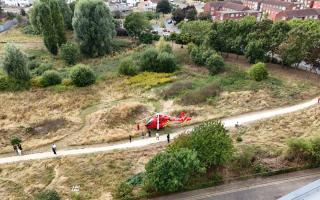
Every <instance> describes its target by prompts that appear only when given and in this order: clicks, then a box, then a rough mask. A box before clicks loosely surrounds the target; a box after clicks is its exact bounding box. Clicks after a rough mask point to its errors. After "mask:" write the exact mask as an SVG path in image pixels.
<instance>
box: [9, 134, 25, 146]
mask: <svg viewBox="0 0 320 200" xmlns="http://www.w3.org/2000/svg"><path fill="white" fill-rule="evenodd" d="M10 142H11V145H18V144H20V143H21V142H22V141H21V139H20V138H19V137H17V136H13V137H12V138H11V141H10Z"/></svg>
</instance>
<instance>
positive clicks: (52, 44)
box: [31, 0, 66, 55]
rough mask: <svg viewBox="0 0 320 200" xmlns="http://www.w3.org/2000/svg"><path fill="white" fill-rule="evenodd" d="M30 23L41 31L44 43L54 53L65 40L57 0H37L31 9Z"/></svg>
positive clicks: (56, 52)
mask: <svg viewBox="0 0 320 200" xmlns="http://www.w3.org/2000/svg"><path fill="white" fill-rule="evenodd" d="M31 24H32V26H33V28H34V30H36V32H39V33H42V35H43V40H44V44H45V46H46V47H47V49H48V50H49V51H50V52H51V53H52V54H54V55H57V54H58V47H59V46H60V45H61V44H63V43H65V42H66V37H65V32H64V20H63V15H62V12H61V9H60V6H59V2H58V1H57V0H41V1H37V2H36V3H35V5H34V7H33V9H32V11H31Z"/></svg>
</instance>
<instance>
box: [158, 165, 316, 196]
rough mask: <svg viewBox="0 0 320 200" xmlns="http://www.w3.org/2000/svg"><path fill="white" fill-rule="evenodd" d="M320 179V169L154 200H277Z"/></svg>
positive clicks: (262, 178)
mask: <svg viewBox="0 0 320 200" xmlns="http://www.w3.org/2000/svg"><path fill="white" fill-rule="evenodd" d="M318 179H320V169H312V170H304V171H298V172H292V173H287V174H281V175H275V176H271V177H258V178H252V179H248V180H242V181H233V182H232V183H227V184H224V185H220V186H215V187H211V188H206V189H200V190H194V191H190V192H184V193H178V194H172V195H168V196H162V197H159V198H155V199H154V200H276V199H278V198H280V197H282V196H283V195H286V194H288V193H290V192H292V191H294V190H296V189H298V188H300V187H302V186H304V185H307V184H308V183H311V182H313V181H316V180H318Z"/></svg>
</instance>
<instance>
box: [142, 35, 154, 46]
mask: <svg viewBox="0 0 320 200" xmlns="http://www.w3.org/2000/svg"><path fill="white" fill-rule="evenodd" d="M154 39H155V38H154V35H153V34H152V33H149V32H142V33H141V34H140V35H139V42H141V43H143V44H152V41H153V40H154Z"/></svg>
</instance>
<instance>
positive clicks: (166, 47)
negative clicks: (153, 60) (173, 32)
mask: <svg viewBox="0 0 320 200" xmlns="http://www.w3.org/2000/svg"><path fill="white" fill-rule="evenodd" d="M157 49H158V51H159V52H160V53H161V52H167V53H172V47H171V45H170V44H169V43H168V42H166V41H165V39H164V38H163V37H161V38H160V40H159V42H158V44H157Z"/></svg>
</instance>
